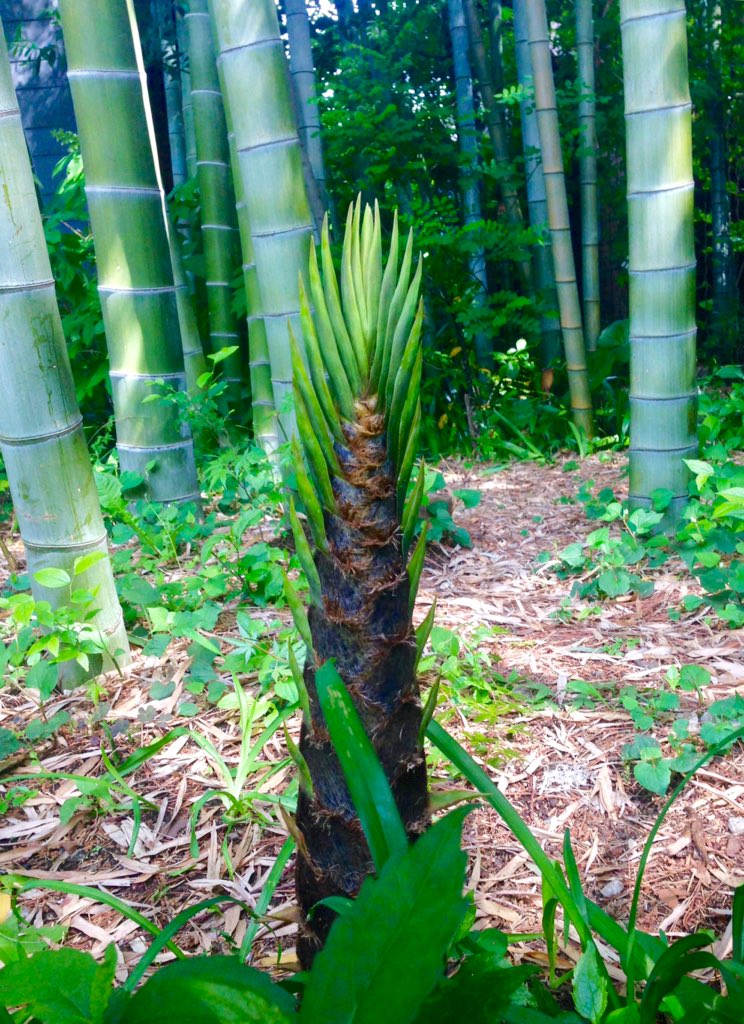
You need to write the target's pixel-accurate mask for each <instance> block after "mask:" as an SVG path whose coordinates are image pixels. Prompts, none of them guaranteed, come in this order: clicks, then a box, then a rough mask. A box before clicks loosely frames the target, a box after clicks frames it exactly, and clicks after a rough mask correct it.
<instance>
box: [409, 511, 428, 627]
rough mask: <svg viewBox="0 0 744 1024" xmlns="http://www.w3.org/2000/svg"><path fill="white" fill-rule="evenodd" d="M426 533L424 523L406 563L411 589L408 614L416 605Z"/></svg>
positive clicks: (425, 524)
mask: <svg viewBox="0 0 744 1024" xmlns="http://www.w3.org/2000/svg"><path fill="white" fill-rule="evenodd" d="M428 532H429V524H428V523H424V526H423V529H422V530H421V533H420V534H419V539H418V540H417V541H416V547H415V548H414V549H413V554H412V555H411V558H410V560H409V562H408V582H409V585H410V588H411V589H410V595H409V598H408V610H409V611H410V612H413V606H414V605H415V604H416V594H417V593H418V585H419V580H420V579H421V571H422V569H423V568H424V558H425V557H426V535H427V533H428Z"/></svg>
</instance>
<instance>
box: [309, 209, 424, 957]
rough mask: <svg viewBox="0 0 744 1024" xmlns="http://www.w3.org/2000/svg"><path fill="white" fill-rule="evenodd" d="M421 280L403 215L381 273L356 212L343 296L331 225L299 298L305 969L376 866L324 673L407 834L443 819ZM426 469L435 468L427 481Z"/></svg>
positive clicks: (377, 232)
mask: <svg viewBox="0 0 744 1024" xmlns="http://www.w3.org/2000/svg"><path fill="white" fill-rule="evenodd" d="M401 250H402V252H401ZM420 281H421V272H420V266H419V267H418V269H414V265H413V259H412V241H411V239H410V237H409V239H408V242H407V244H406V245H405V246H401V245H399V238H398V227H397V219H396V222H395V223H394V225H393V230H392V238H391V244H390V250H389V254H388V256H387V259H386V260H385V261H384V263H383V254H382V238H381V226H380V215H379V211H378V209H377V208H376V207H375V210H374V212H373V211H372V210H371V209H370V208H369V207H367V208H366V209H365V210H364V212H363V213H362V209H361V201H357V203H356V204H355V205H354V206H353V207H351V208H350V210H349V216H348V218H347V224H346V235H345V238H344V245H343V258H342V270H341V282H340V287H339V281H338V277H337V274H336V270H335V268H334V265H333V262H332V260H331V257H330V248H329V244H328V227H327V223H326V224H325V225H324V229H323V235H322V239H321V252H320V258H319V259H318V257H317V255H316V252H315V249H313V250H312V252H311V258H310V268H309V272H308V274H307V277H306V281H305V283H304V286H303V289H302V290H301V296H302V313H303V316H302V330H303V337H304V342H305V352H306V359H307V363H305V362H303V359H302V357H301V355H300V350H299V346H297V345H295V344H294V343H293V344H292V359H293V371H294V397H295V407H296V413H297V426H298V437H299V440H298V441H296V442H295V443H294V446H293V449H294V455H295V463H294V465H295V471H296V480H297V495H298V497H299V499H300V501H301V502H302V505H303V507H304V512H305V528H303V527H302V526H301V525H300V520H299V517H298V516H297V515H295V514H294V510H293V509H292V512H291V515H290V521H291V523H292V526H293V529H294V535H295V544H296V548H297V552H298V555H299V557H300V559H301V561H302V564H303V566H304V567H305V573H306V575H307V578H308V580H309V582H310V595H311V597H310V606H309V608H308V610H307V615H306V616H305V615H304V614H303V615H300V614H299V613H296V614H295V621H296V623H297V625H298V628H300V630H301V633H302V635H303V637H304V639H305V644H306V648H307V654H306V659H305V668H304V688H305V689H306V691H307V695H308V700H309V708H310V715H309V717H308V716H307V715H306V716H305V717H304V720H303V724H302V731H301V735H300V745H299V748H300V752H301V755H302V759H303V761H304V763H306V764H307V768H308V770H309V773H310V778H311V780H312V791H309V790H308V789H307V787H304V788H303V787H301V789H300V793H299V797H298V802H297V817H296V824H297V829H298V831H299V833H300V834H301V836H302V842H301V843H300V845H299V849H298V857H297V873H296V883H297V896H298V902H299V905H300V908H301V911H302V914H303V922H302V924H301V927H300V935H299V940H298V944H297V949H298V955H299V958H300V963H301V964H302V965H303V967H306V968H307V967H309V966H310V964H311V962H312V960H313V957H314V956H315V954H316V952H317V951H318V950H319V949H320V947H321V946H322V944H323V942H324V941H325V937H326V935H327V934H328V930H329V928H330V925H331V923H332V920H333V918H334V916H335V915H334V913H333V912H332V911H331V910H330V909H329V908H328V907H319V908H317V909H316V911H315V912H314V913H313V914H312V916H311V917H310V918H309V919H308V913H309V911H310V908H311V907H313V906H314V905H315V904H317V903H318V901H319V900H322V899H325V898H326V897H328V896H339V895H340V896H347V897H350V896H354V895H355V894H356V892H357V890H358V889H359V886H360V885H361V883H362V881H363V880H364V878H365V876H366V875H367V874H369V873H370V871H371V870H372V860H371V857H370V852H369V849H368V846H367V843H366V841H365V838H364V833H363V831H362V828H361V825H360V823H359V820H358V817H357V814H356V811H355V809H354V806H353V802H352V800H351V798H350V796H349V792H348V790H347V787H346V784H345V782H344V777H343V773H342V771H341V767H340V765H339V762H338V760H337V758H336V755H335V754H334V752H333V750H332V748H331V744H330V741H329V737H328V732H327V729H326V726H325V724H324V721H323V716H322V714H321V710H320V707H319V703H318V697H317V691H316V687H315V673H316V670H317V669H318V668H319V667H320V666H321V665H323V664H324V662H326V661H328V660H329V659H333V660H334V661H335V665H336V669H337V671H338V672H339V674H340V676H341V678H342V679H343V681H344V683H345V684H346V686H347V687H348V690H349V693H350V694H351V697H352V699H353V701H354V704H355V705H356V708H357V711H358V712H359V714H360V716H361V718H362V721H363V723H364V726H365V729H366V732H367V735H368V736H369V738H370V740H371V741H372V744H373V746H374V748H375V751H376V752H377V755H378V757H379V759H380V761H381V763H382V765H383V768H384V769H385V772H386V775H387V778H388V780H389V782H390V785H391V788H392V790H393V794H394V796H395V799H396V803H397V805H398V809H399V811H400V814H401V818H402V819H403V822H404V824H405V826H406V829H407V831H408V834H409V836H410V837H412V838H413V837H415V836H416V835H419V834H420V833H421V832H422V831H423V830H424V829H425V828H426V827H427V825H428V822H429V816H428V810H427V785H426V764H425V760H424V752H423V747H422V741H421V738H420V733H421V722H422V709H421V704H420V701H419V691H418V684H417V681H416V669H415V666H416V636H415V632H414V629H413V625H412V621H411V612H412V608H413V601H414V598H415V593H416V589H417V586H418V579H419V575H420V571H421V561H422V556H423V541H419V543H418V544H416V545H414V543H413V535H414V525H415V523H416V521H417V518H418V509H419V505H420V502H421V497H422V493H423V490H422V488H421V487H414V489H413V490H412V492H411V496H410V497H409V496H408V484H409V481H410V480H411V478H412V476H413V474H414V469H415V462H416V453H417V446H418V431H419V423H420V419H421V411H420V401H419V389H420V383H421V369H422V348H421V325H422V321H423V303H422V301H421V300H420V298H419V290H420ZM311 300H312V301H313V302H314V304H315V311H314V313H311V312H310V308H309V302H310V301H311ZM423 473H424V467H423V465H421V466H420V467H419V468H418V470H417V475H416V479H417V480H418V481H422V480H423ZM294 596H295V597H296V595H294Z"/></svg>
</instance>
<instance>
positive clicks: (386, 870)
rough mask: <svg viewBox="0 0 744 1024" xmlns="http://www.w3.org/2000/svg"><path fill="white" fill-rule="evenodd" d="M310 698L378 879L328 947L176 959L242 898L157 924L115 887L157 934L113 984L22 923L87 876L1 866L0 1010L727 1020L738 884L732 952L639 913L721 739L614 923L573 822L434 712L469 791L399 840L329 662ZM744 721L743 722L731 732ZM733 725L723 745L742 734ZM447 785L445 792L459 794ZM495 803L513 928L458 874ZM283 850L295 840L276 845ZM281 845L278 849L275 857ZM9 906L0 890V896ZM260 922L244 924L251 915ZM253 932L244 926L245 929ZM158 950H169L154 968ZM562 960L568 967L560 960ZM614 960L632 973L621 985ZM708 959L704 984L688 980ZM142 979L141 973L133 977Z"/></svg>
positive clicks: (107, 961)
mask: <svg viewBox="0 0 744 1024" xmlns="http://www.w3.org/2000/svg"><path fill="white" fill-rule="evenodd" d="M317 686H318V695H319V698H320V704H321V708H322V712H323V715H324V717H325V720H326V724H327V726H328V730H329V733H330V737H331V741H332V743H333V745H334V747H335V749H336V752H337V755H338V757H339V761H340V763H341V766H342V768H343V771H344V774H345V777H346V781H347V784H348V786H349V790H350V792H351V795H352V798H353V800H354V803H355V806H356V808H357V812H358V814H359V818H360V821H361V823H362V827H363V829H364V832H365V836H366V838H367V842H368V845H369V849H370V852H371V855H372V859H373V862H374V868H375V871H374V875H373V876H371V877H370V878H368V879H367V880H366V881H365V882H364V883H363V885H362V887H361V890H360V892H359V895H358V896H357V898H356V899H355V900H353V901H350V900H348V899H342V898H330V899H329V900H326V901H325V902H326V903H327V904H328V905H329V907H330V908H331V909H332V910H333V911H334V912H335V914H336V920H335V921H334V923H333V926H332V928H331V932H330V935H329V938H328V941H327V943H326V945H325V948H324V949H323V950H322V951H321V952H320V953H319V955H318V956H317V958H316V960H315V962H314V964H313V967H312V969H311V970H310V971H306V972H304V973H301V974H296V975H294V976H292V977H290V978H288V979H287V980H284V981H279V982H277V981H272V980H271V979H270V978H269V977H268V976H267V975H266V974H263V973H261V972H260V971H258V970H256V969H255V968H253V967H251V966H247V965H246V963H245V960H246V958H247V957H248V956H249V955H250V947H249V946H248V947H245V946H244V948H241V950H240V951H237V952H236V954H235V955H232V956H197V957H186V956H185V954H184V952H183V951H182V949H181V948H180V947H179V946H178V944H177V940H178V933H179V931H180V930H181V929H182V928H183V927H184V926H185V925H187V924H188V922H189V921H190V920H192V919H193V918H194V917H196V916H197V915H199V914H202V915H203V914H206V913H212V914H216V913H219V912H221V911H222V909H223V908H224V907H225V906H227V907H229V906H230V905H233V904H235V903H238V905H239V906H241V907H242V909H243V912H244V913H245V914H246V916H247V917H248V918H253V919H254V920H255V918H256V916H257V915H259V914H260V913H262V912H263V911H264V910H265V908H266V902H265V901H264V900H263V897H262V900H261V901H259V902H260V904H261V905H260V906H259V907H257V908H256V909H255V910H254V909H253V908H251V907H248V906H246V905H245V904H243V903H241V902H240V901H239V900H237V899H236V898H235V897H232V896H226V895H219V896H215V897H212V898H210V899H207V900H204V901H202V902H201V903H197V904H195V905H194V906H192V907H189V908H188V909H187V910H186V911H184V912H182V913H181V914H179V915H178V916H177V917H176V918H175V919H174V920H173V921H172V922H171V923H170V924H169V925H167V926H166V927H165V928H163V929H159V928H157V927H155V926H153V925H152V923H151V922H150V921H149V920H148V918H147V917H146V916H143V915H142V914H141V913H140V912H139V911H136V910H134V909H133V908H131V907H129V906H128V905H127V904H125V903H123V902H122V901H120V900H118V899H117V898H116V897H112V896H110V895H109V894H101V898H102V899H103V900H104V902H107V903H108V904H109V905H110V906H112V907H114V908H115V909H116V910H118V911H119V912H120V913H123V914H125V915H126V916H127V917H129V918H130V919H132V920H133V921H135V922H136V923H137V924H139V925H140V926H141V927H144V928H145V930H146V931H147V932H149V933H150V936H151V943H150V946H149V948H148V949H147V951H146V952H145V953H144V954H143V955H142V957H141V959H140V961H139V962H138V964H137V965H136V966H135V967H134V969H133V970H132V971H131V973H130V974H129V976H128V978H127V979H126V980H125V981H124V982H123V983H120V984H118V985H117V984H115V980H114V978H115V971H116V953H115V949H114V947H113V945H112V946H109V948H108V949H107V950H106V952H105V954H104V956H103V958H102V959H101V960H100V961H97V960H95V959H94V958H93V957H92V956H91V955H90V954H87V953H81V952H79V951H77V950H73V949H67V948H64V947H63V948H54V947H55V946H56V945H57V944H58V942H59V941H60V939H61V938H62V935H61V932H60V930H57V931H56V932H52V931H50V930H44V929H39V928H36V927H34V926H31V925H29V924H28V923H27V922H26V921H25V919H24V916H23V913H22V903H23V899H22V895H23V893H24V892H25V891H27V890H29V889H33V888H36V889H39V888H41V889H51V890H56V891H58V892H67V893H74V894H75V895H78V896H82V897H90V896H91V894H95V890H90V889H88V888H86V887H84V886H76V885H72V884H70V883H65V882H43V881H39V880H38V879H27V878H23V877H22V876H19V875H15V876H13V875H11V876H8V877H6V878H5V879H4V882H3V888H4V889H5V891H6V892H7V893H8V894H9V895H10V897H11V899H10V900H8V899H7V898H5V897H2V896H0V899H4V900H5V914H3V916H5V920H4V921H2V922H0V958H2V961H3V962H4V964H5V966H4V967H3V968H2V970H0V1010H1V1009H2V1007H5V1010H4V1011H3V1013H4V1018H5V1019H6V1020H9V1021H11V1022H15V1024H20V1022H22V1021H28V1020H29V1019H31V1020H33V1021H34V1022H36V1024H73V1022H74V1024H146V1022H147V1024H150V1022H153V1024H154V1022H155V1021H158V1022H160V1024H170V1022H172V1024H176V1022H178V1024H183V1022H184V1021H194V1022H196V1021H199V1022H200V1024H237V1022H239V1021H240V1022H245V1021H251V1020H253V1021H256V1022H259V1021H261V1022H264V1024H283V1022H288V1021H291V1020H298V1021H299V1022H300V1024H303V1022H304V1024H328V1022H330V1021H335V1022H337V1024H347V1022H348V1024H352V1022H356V1024H361V1022H366V1021H369V1022H372V1021H378V1020H381V1019H384V1020H385V1021H386V1024H425V1022H426V1024H440V1022H441V1024H445V1022H449V1021H451V1020H454V1019H459V1020H467V1021H468V1022H469V1024H512V1022H513V1024H521V1022H525V1021H526V1022H527V1024H548V1022H551V1021H552V1022H562V1024H654V1022H656V1021H659V1020H664V1021H670V1022H678V1024H694V1022H697V1021H702V1020H711V1021H716V1022H719V1024H735V1022H738V1021H739V1020H740V1008H741V1005H742V999H744V888H739V890H737V892H736V894H735V896H734V901H733V908H732V928H731V940H732V954H731V956H729V957H727V958H725V959H724V958H721V957H720V955H717V954H716V953H715V952H714V951H713V948H714V943H715V936H714V934H713V933H712V932H710V931H707V930H702V931H698V932H696V933H694V934H693V935H690V936H687V937H685V938H682V939H676V940H674V941H670V940H669V939H668V938H667V937H666V936H664V935H663V934H662V935H660V936H654V935H651V934H649V933H646V932H643V931H642V930H640V929H639V928H638V927H637V915H638V908H639V904H640V899H641V895H642V886H643V875H644V871H645V866H646V863H647V860H648V857H649V854H650V852H651V847H652V845H653V841H654V838H655V836H656V834H657V832H658V830H659V828H660V827H661V825H662V823H663V821H664V818H665V816H666V814H667V812H668V810H669V808H670V807H671V806H672V804H673V802H674V800H675V799H676V797H677V796H678V795H679V793H680V792H681V791H682V789H683V787H684V785H685V784H686V783H687V782H688V781H689V779H690V778H691V777H692V775H693V774H694V771H695V770H696V769H697V768H699V767H700V766H701V765H702V764H704V763H705V762H706V761H707V760H709V759H710V758H711V757H712V756H714V755H715V754H716V753H718V752H720V749H721V747H722V746H723V744H719V747H718V748H713V750H711V751H710V752H708V753H707V754H706V755H704V756H703V757H702V758H699V759H698V761H697V763H696V764H695V765H693V766H692V769H691V771H690V772H688V773H687V774H686V775H685V777H684V778H683V779H682V780H681V781H680V783H679V784H678V786H677V787H676V789H675V792H674V793H673V794H672V796H671V797H670V798H669V800H667V802H666V804H665V805H664V807H663V809H662V811H661V813H660V815H659V817H658V819H657V821H656V823H655V824H654V826H653V828H652V830H651V832H650V834H649V836H648V839H647V841H646V844H645V846H644V850H643V854H642V857H641V861H640V866H639V871H638V875H637V878H636V882H635V885H634V887H633V892H632V898H631V901H630V909H629V915H628V920H627V923H626V922H623V923H620V922H618V921H615V920H613V918H612V917H611V916H609V915H608V914H607V913H606V912H605V911H604V910H602V908H601V907H599V906H598V905H597V904H596V903H594V902H593V901H592V900H591V899H590V898H589V897H588V896H587V894H586V893H585V891H584V889H583V886H582V882H581V877H580V873H579V869H578V866H577V863H576V859H575V856H574V853H573V848H572V844H571V839H570V835H569V833H568V832H566V834H565V837H564V843H563V856H562V861H561V862H556V861H554V860H552V859H551V858H550V857H549V856H548V855H547V854H546V853H545V852H544V851H543V849H542V847H541V845H540V843H539V842H538V841H537V840H536V839H535V838H534V837H533V836H532V834H531V833H530V831H529V829H528V828H527V826H526V825H525V824H524V822H522V820H521V819H520V817H519V815H518V814H517V812H516V810H515V809H514V808H513V806H512V805H511V804H510V803H509V801H508V800H507V799H506V797H505V796H504V795H503V794H502V793H500V791H499V790H498V788H497V786H496V785H495V784H494V783H493V782H492V781H491V780H490V778H489V777H488V776H487V775H486V774H485V773H484V772H483V770H482V769H481V768H480V767H479V766H478V765H477V764H476V763H475V761H473V759H472V758H471V757H470V755H469V754H467V753H466V752H465V750H463V748H462V747H460V746H459V744H458V743H457V742H456V741H455V740H454V739H453V738H452V736H450V735H449V734H448V733H447V732H446V731H445V730H444V729H443V728H442V726H441V725H440V724H438V723H436V722H433V721H432V722H430V723H429V725H428V728H427V734H428V738H429V740H430V742H431V743H432V744H433V746H435V747H436V748H437V749H438V751H439V753H440V755H441V756H442V757H443V758H445V759H447V760H448V761H449V762H450V764H451V765H452V768H453V770H454V771H456V772H457V773H458V774H459V775H460V776H461V777H462V779H463V781H464V782H466V783H467V784H469V786H470V787H471V788H470V790H469V791H468V792H463V793H462V794H459V798H460V799H465V800H466V801H467V803H466V805H465V806H463V807H459V808H457V809H455V810H450V811H448V812H447V813H446V814H445V815H444V816H442V817H440V818H439V819H438V820H437V821H436V823H435V824H434V825H433V826H432V827H431V828H430V829H429V830H428V831H427V832H426V833H425V834H424V835H423V836H422V837H420V838H419V839H418V841H417V842H415V843H413V844H410V843H409V842H408V840H407V838H406V834H405V830H404V827H403V824H402V822H401V820H400V818H399V816H398V812H397V808H396V806H395V802H394V799H393V796H392V793H391V791H390V788H389V786H388V783H387V781H386V778H385V774H384V772H383V770H382V768H381V766H380V764H379V762H378V761H377V759H376V756H375V754H374V751H373V749H372V746H371V743H370V741H369V739H368V738H367V736H366V734H365V732H364V728H363V726H362V723H361V721H360V720H359V718H358V716H357V714H356V711H355V709H354V706H353V704H352V702H351V698H350V697H349V695H348V693H347V691H346V689H345V687H344V685H343V683H342V681H341V680H340V677H339V676H338V674H337V673H336V671H335V669H334V668H333V666H332V665H331V664H326V665H325V666H323V667H322V668H321V669H319V670H318V673H317ZM742 732H744V730H739V733H738V735H741V734H742ZM736 736H737V734H736V733H734V734H732V735H731V736H729V737H727V738H726V740H725V741H724V743H725V742H730V741H732V740H733V739H735V738H736ZM457 797H458V794H453V799H457ZM474 797H479V798H480V799H481V800H484V801H486V802H488V803H489V804H490V805H491V806H492V807H493V809H494V810H495V811H496V813H497V814H498V815H499V816H500V817H501V818H502V820H503V822H504V823H505V824H506V826H507V827H508V828H509V829H510V830H511V832H512V833H513V835H514V837H515V839H516V840H517V841H518V842H519V843H520V844H521V845H522V846H523V848H524V850H525V852H526V853H527V854H528V855H529V856H530V857H531V858H532V859H533V861H534V863H535V865H536V867H537V869H538V870H539V872H540V874H541V876H542V918H541V928H540V931H539V932H538V933H533V934H507V933H505V932H502V931H500V930H498V929H496V928H486V929H482V928H479V927H478V925H477V921H476V908H475V902H474V894H473V893H472V892H470V891H468V888H467V884H466V873H467V858H466V856H465V854H464V852H463V850H462V835H463V830H464V829H466V828H467V816H468V813H469V806H468V804H469V803H470V802H471V801H472V799H473V798H474ZM285 849H291V845H289V846H287V845H285ZM285 859H286V857H285ZM1 909H3V908H2V904H0V910H1ZM253 923H254V922H253V921H252V924H253ZM251 934H255V931H252V932H251ZM536 941H537V942H539V943H540V945H541V948H542V949H543V950H544V951H545V958H546V961H547V968H546V969H544V970H543V969H542V968H541V967H540V966H538V965H536V964H534V963H530V962H526V961H524V960H522V961H521V962H520V960H521V957H520V950H522V949H523V948H524V947H523V946H522V945H521V944H522V943H524V942H529V943H534V942H536ZM166 947H168V948H169V949H170V950H171V952H172V953H173V954H174V955H175V958H176V959H175V961H174V962H173V963H170V964H168V965H166V966H164V967H159V968H156V969H153V966H154V963H155V960H156V957H157V955H158V954H159V953H160V952H161V951H163V950H165V948H166ZM567 963H569V964H571V966H570V967H567V966H566V964H567ZM618 964H619V966H620V968H621V970H622V972H623V975H624V978H625V984H624V985H620V984H618V982H617V980H616V979H617V965H618ZM703 969H704V970H705V971H706V972H707V980H706V981H703V980H701V978H700V977H699V972H700V971H701V970H703ZM143 980H144V984H141V982H143Z"/></svg>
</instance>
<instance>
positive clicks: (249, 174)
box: [210, 0, 313, 439]
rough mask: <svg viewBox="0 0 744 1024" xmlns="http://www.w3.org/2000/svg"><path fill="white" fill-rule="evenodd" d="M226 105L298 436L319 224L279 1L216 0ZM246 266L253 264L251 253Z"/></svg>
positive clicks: (274, 359)
mask: <svg viewBox="0 0 744 1024" xmlns="http://www.w3.org/2000/svg"><path fill="white" fill-rule="evenodd" d="M210 11H211V13H212V18H213V23H214V26H215V29H216V37H217V44H218V48H219V50H220V58H219V63H220V69H221V81H222V84H223V88H224V94H223V95H224V99H225V107H226V108H227V109H228V110H229V120H230V123H231V125H232V128H233V131H234V133H235V145H236V149H237V152H238V160H239V163H240V174H241V176H242V178H243V192H244V196H245V201H246V208H247V212H248V218H249V221H250V230H251V237H252V240H253V249H254V255H255V264H256V273H257V277H258V286H259V291H260V301H261V310H262V313H263V317H264V324H265V326H266V340H267V348H268V354H269V360H270V363H271V382H272V390H273V395H274V407H275V409H276V410H277V413H278V417H279V419H278V422H279V430H280V436H283V437H284V438H287V439H288V438H290V437H291V436H292V435H293V433H294V429H295V427H294V416H293V414H292V412H291V394H292V361H291V355H290V347H289V338H288V328H289V327H291V328H292V330H293V331H294V333H295V335H296V337H300V334H301V330H300V317H299V313H300V302H299V284H298V282H299V276H300V273H301V271H302V270H303V269H304V268H305V267H306V266H307V258H308V251H309V245H310V239H311V236H312V232H313V219H312V216H311V213H310V207H309V204H308V200H307V194H306V190H305V183H304V180H303V175H302V148H301V146H300V140H299V136H298V134H297V125H296V121H295V112H294V104H293V101H292V93H291V89H290V83H289V76H288V72H287V66H286V59H285V56H284V47H283V44H282V41H281V36H280V34H279V21H278V17H277V13H276V7H275V5H274V2H273V0H251V2H250V3H246V2H245V0H210ZM243 260H244V262H249V260H248V259H247V258H246V254H245V252H244V253H243Z"/></svg>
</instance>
